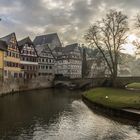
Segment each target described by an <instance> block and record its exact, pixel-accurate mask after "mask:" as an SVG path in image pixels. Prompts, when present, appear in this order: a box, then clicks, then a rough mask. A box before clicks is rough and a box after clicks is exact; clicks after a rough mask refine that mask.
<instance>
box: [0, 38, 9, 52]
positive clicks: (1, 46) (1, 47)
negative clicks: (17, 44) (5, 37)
mask: <svg viewBox="0 0 140 140" xmlns="http://www.w3.org/2000/svg"><path fill="white" fill-rule="evenodd" d="M7 48H8V46H7V44H6V42H5V41H2V40H0V50H2V51H7Z"/></svg>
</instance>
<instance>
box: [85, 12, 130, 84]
mask: <svg viewBox="0 0 140 140" xmlns="http://www.w3.org/2000/svg"><path fill="white" fill-rule="evenodd" d="M127 31H128V21H127V16H126V15H124V14H122V12H120V11H119V12H117V11H116V10H110V11H109V13H107V14H106V16H105V18H102V19H101V20H100V21H97V22H96V23H95V24H93V25H92V26H91V27H90V28H89V30H88V31H87V33H86V35H85V39H86V41H87V42H88V43H89V45H90V46H91V47H97V48H98V49H99V51H100V53H101V54H102V56H103V58H104V60H105V62H106V64H107V66H108V68H109V71H110V75H111V78H112V85H113V86H117V85H116V78H117V72H118V60H119V53H120V50H121V49H122V44H124V42H125V40H126V38H127V36H126V32H127Z"/></svg>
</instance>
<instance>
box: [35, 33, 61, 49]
mask: <svg viewBox="0 0 140 140" xmlns="http://www.w3.org/2000/svg"><path fill="white" fill-rule="evenodd" d="M33 42H34V44H35V45H36V46H40V45H48V46H49V47H50V49H51V50H53V49H54V48H55V47H61V46H62V45H61V42H60V39H59V37H58V35H57V33H52V34H46V35H40V36H36V37H35V39H34V41H33Z"/></svg>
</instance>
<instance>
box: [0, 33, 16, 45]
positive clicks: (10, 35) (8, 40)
mask: <svg viewBox="0 0 140 140" xmlns="http://www.w3.org/2000/svg"><path fill="white" fill-rule="evenodd" d="M12 36H15V37H16V34H15V33H11V34H9V35H7V36H4V37H2V38H0V40H2V41H5V42H6V43H7V44H8V45H9V44H10V40H11V37H12Z"/></svg>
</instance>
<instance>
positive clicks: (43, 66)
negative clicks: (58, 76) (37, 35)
mask: <svg viewBox="0 0 140 140" xmlns="http://www.w3.org/2000/svg"><path fill="white" fill-rule="evenodd" d="M36 51H37V53H38V56H39V58H38V65H39V69H38V75H39V76H40V77H46V78H48V79H53V78H54V74H55V67H54V63H55V58H54V56H53V54H52V51H51V49H50V48H49V46H48V45H47V44H42V45H38V46H36Z"/></svg>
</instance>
